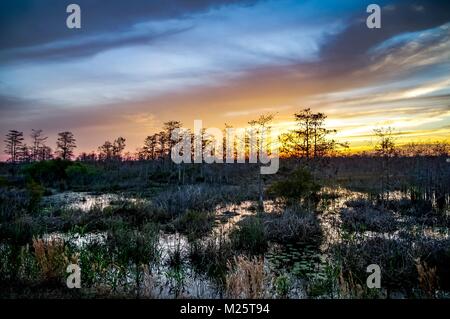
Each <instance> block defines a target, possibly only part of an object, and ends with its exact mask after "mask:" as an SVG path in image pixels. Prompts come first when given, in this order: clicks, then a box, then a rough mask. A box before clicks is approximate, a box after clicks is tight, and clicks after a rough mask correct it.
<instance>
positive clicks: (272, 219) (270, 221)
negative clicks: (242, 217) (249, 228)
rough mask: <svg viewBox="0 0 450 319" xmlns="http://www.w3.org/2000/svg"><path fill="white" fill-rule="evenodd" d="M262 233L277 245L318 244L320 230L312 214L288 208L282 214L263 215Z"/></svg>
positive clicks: (320, 236)
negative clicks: (294, 243) (295, 243)
mask: <svg viewBox="0 0 450 319" xmlns="http://www.w3.org/2000/svg"><path fill="white" fill-rule="evenodd" d="M262 217H263V221H264V232H265V235H266V237H267V239H268V240H270V241H273V242H278V243H293V242H304V243H319V242H320V241H321V239H322V229H321V226H320V223H319V221H318V220H317V217H316V216H315V215H314V213H312V212H307V211H304V210H299V209H298V208H293V207H289V208H287V209H286V210H285V211H284V212H283V213H282V214H264V215H263V216H262Z"/></svg>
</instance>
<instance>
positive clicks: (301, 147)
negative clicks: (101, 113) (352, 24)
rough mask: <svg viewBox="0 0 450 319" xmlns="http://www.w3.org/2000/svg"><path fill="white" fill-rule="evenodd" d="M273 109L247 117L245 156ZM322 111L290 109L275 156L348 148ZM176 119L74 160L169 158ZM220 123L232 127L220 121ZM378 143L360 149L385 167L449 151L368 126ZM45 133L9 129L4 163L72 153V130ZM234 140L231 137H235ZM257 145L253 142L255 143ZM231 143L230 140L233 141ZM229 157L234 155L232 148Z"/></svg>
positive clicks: (209, 141)
mask: <svg viewBox="0 0 450 319" xmlns="http://www.w3.org/2000/svg"><path fill="white" fill-rule="evenodd" d="M274 116H275V115H274V114H266V115H261V116H260V117H259V118H258V119H256V120H252V121H249V122H248V124H249V126H250V128H251V130H253V132H256V135H257V137H256V140H255V141H256V142H254V143H255V144H256V145H251V144H249V143H248V142H249V141H250V136H249V134H247V135H245V136H244V139H245V140H244V141H243V142H246V144H245V145H246V146H245V147H246V150H245V157H246V158H248V157H249V156H250V149H251V148H252V147H253V148H254V147H256V148H258V147H262V145H261V141H262V140H263V131H264V130H269V131H270V130H271V129H272V122H273V119H274ZM326 118H327V116H326V115H325V114H324V113H321V112H318V113H314V112H312V111H311V109H310V108H305V109H302V110H301V111H300V112H299V113H295V114H294V119H295V123H296V124H295V128H293V129H291V130H289V131H288V132H286V133H282V134H280V135H279V137H278V143H279V155H280V157H282V158H297V159H306V160H309V159H317V158H323V157H329V156H335V155H337V149H348V148H349V144H348V143H347V142H344V143H343V142H338V141H336V140H334V139H331V138H329V136H330V135H332V134H335V133H336V132H337V131H336V130H331V129H328V128H326V127H325V120H326ZM182 126H183V125H182V123H181V122H180V121H168V122H165V123H164V125H163V128H162V130H161V131H160V132H157V133H154V134H152V135H149V136H147V137H146V138H145V140H144V143H143V146H142V147H140V148H139V149H137V151H136V152H135V153H134V154H131V153H129V152H127V153H124V151H125V147H126V139H125V138H123V137H121V136H119V137H118V138H116V139H115V140H114V141H113V142H110V141H105V142H104V143H103V144H102V145H101V146H99V147H98V149H97V152H90V153H87V152H82V153H81V154H79V156H78V157H76V160H78V161H84V162H89V161H91V162H92V161H122V160H139V161H148V160H170V158H171V152H172V149H173V146H174V145H176V144H177V143H178V142H180V140H181V137H179V138H176V136H175V138H174V136H173V134H172V133H173V131H174V130H176V129H181V128H182ZM226 128H232V126H230V125H228V124H225V129H226ZM225 129H224V134H223V141H222V143H220V145H221V146H222V147H223V149H222V150H221V154H223V156H224V158H225V155H226V154H227V152H228V153H230V150H227V149H226V148H225V145H226V139H227V138H228V136H227V134H226V133H225ZM188 133H189V134H191V140H192V145H194V143H195V139H196V136H195V135H194V134H193V133H192V132H191V131H190V130H188ZM374 135H375V136H376V138H377V140H378V142H377V145H376V146H375V149H374V152H372V153H366V155H371V156H379V157H381V158H383V163H384V164H383V165H385V166H386V169H388V166H389V158H391V157H393V156H414V155H446V154H448V153H449V149H450V148H449V144H448V143H447V142H443V143H434V144H433V145H432V146H429V145H428V146H425V145H423V144H416V143H410V144H408V145H406V146H404V147H402V148H401V149H400V148H398V147H397V146H396V143H395V137H394V135H395V134H394V132H393V129H391V128H387V129H377V130H375V131H374ZM201 138H202V140H201V143H202V149H204V148H205V147H207V146H210V147H211V150H212V152H213V153H214V152H217V150H215V149H214V146H213V145H215V142H216V141H215V138H214V136H211V135H208V134H206V132H205V129H202V132H201ZM47 139H48V137H47V136H44V135H43V131H42V130H40V129H39V130H36V129H33V130H32V131H31V134H30V144H27V143H26V142H25V138H24V133H23V132H21V131H17V130H10V131H9V132H8V133H7V135H6V138H5V140H4V142H5V150H4V151H5V154H7V155H8V156H9V158H8V160H7V161H8V162H10V163H13V164H14V163H29V162H36V161H46V160H51V159H54V158H60V159H63V160H72V159H73V158H74V157H75V153H74V152H75V149H76V148H77V145H76V139H75V137H74V134H73V133H72V132H69V131H64V132H60V133H58V135H57V141H56V148H55V151H53V150H52V148H51V147H50V146H48V145H47V144H46V143H47ZM235 143H236V141H235ZM265 143H273V141H268V140H266V141H265ZM258 145H259V146H258ZM234 146H235V145H234ZM233 152H234V154H233V156H234V157H237V156H238V154H237V153H236V151H233ZM191 156H192V157H193V156H194V149H192V150H191Z"/></svg>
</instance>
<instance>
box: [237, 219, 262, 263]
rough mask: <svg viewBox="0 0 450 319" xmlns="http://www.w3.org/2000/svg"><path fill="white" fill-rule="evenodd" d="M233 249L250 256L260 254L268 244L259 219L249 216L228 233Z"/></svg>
mask: <svg viewBox="0 0 450 319" xmlns="http://www.w3.org/2000/svg"><path fill="white" fill-rule="evenodd" d="M230 239H231V243H232V245H233V247H234V248H235V249H238V250H242V251H245V252H248V253H250V254H254V255H257V254H262V253H264V252H265V251H266V250H267V247H268V244H267V239H266V236H265V233H264V225H263V223H262V221H261V218H260V217H257V216H250V217H246V218H245V219H243V220H241V221H240V222H239V223H238V224H237V225H235V226H234V228H233V229H232V231H231V233H230Z"/></svg>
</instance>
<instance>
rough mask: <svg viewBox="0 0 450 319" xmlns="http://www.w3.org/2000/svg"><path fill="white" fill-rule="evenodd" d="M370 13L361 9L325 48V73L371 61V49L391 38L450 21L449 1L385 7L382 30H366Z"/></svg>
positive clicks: (323, 51) (357, 66) (323, 57)
mask: <svg viewBox="0 0 450 319" xmlns="http://www.w3.org/2000/svg"><path fill="white" fill-rule="evenodd" d="M367 15H368V14H367V13H366V11H365V7H364V6H362V7H361V10H359V11H358V14H355V15H354V17H353V19H352V21H351V22H350V24H349V26H348V27H347V28H346V29H345V30H344V31H343V32H341V33H339V34H337V35H335V36H333V37H331V38H330V39H329V41H328V42H327V43H326V44H325V45H324V46H323V47H322V50H321V57H322V59H323V62H325V63H326V65H324V64H322V66H321V67H320V68H319V69H322V70H323V71H324V72H331V71H332V72H341V71H344V70H345V71H349V70H352V69H354V68H359V67H361V64H366V63H368V62H370V60H369V58H370V57H369V56H368V50H369V49H370V48H372V47H374V46H376V45H377V44H380V43H382V42H383V41H385V40H388V39H389V38H391V37H393V36H395V35H398V34H401V33H405V32H414V31H419V30H425V29H430V28H434V27H437V26H440V25H442V24H444V23H446V22H448V21H450V2H445V1H396V2H392V3H389V4H386V5H384V6H383V7H382V15H381V21H382V27H381V29H368V28H367V27H366V18H367Z"/></svg>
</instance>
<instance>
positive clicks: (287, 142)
mask: <svg viewBox="0 0 450 319" xmlns="http://www.w3.org/2000/svg"><path fill="white" fill-rule="evenodd" d="M294 116H295V121H296V123H297V127H298V128H297V129H296V130H291V131H289V132H288V133H284V134H282V135H281V136H280V142H281V144H282V147H281V151H282V155H283V156H285V157H297V158H299V157H303V158H306V159H310V158H318V157H322V156H325V155H327V154H329V153H330V152H331V151H333V150H334V149H335V148H336V147H337V145H340V146H342V147H348V145H347V144H346V143H340V144H339V143H336V141H334V140H332V139H327V136H328V135H329V134H332V133H336V130H329V129H327V128H325V120H326V118H327V116H326V115H325V114H324V113H313V112H311V109H309V108H306V109H303V110H301V111H300V112H299V113H296V114H295V115H294Z"/></svg>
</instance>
